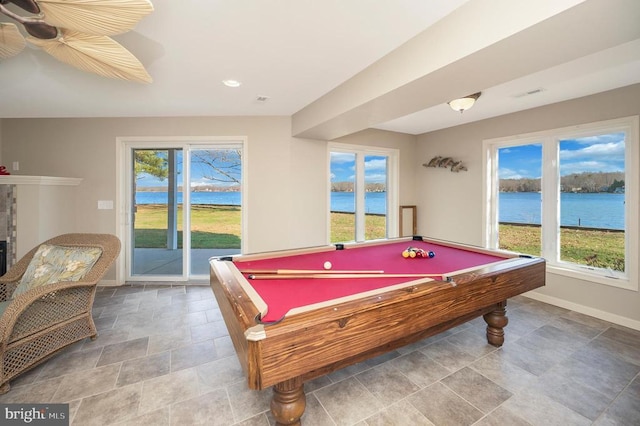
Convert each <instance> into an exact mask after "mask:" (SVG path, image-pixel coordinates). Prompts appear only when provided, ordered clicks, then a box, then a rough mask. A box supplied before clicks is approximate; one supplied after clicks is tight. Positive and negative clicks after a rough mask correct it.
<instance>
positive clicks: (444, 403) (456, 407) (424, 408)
mask: <svg viewBox="0 0 640 426" xmlns="http://www.w3.org/2000/svg"><path fill="white" fill-rule="evenodd" d="M407 399H408V401H409V402H410V403H411V405H413V406H414V407H416V409H417V410H418V411H419V412H420V413H422V415H424V416H425V417H426V418H427V419H429V421H431V422H433V423H434V424H436V425H451V426H466V425H471V424H473V423H475V422H476V421H478V420H480V419H481V418H482V416H483V413H482V412H481V411H480V410H478V409H477V408H475V407H473V406H472V405H471V404H469V403H468V402H467V401H465V400H464V399H462V398H461V397H459V396H458V395H456V394H455V393H454V392H453V391H452V390H451V389H449V388H448V387H446V386H445V385H443V384H442V383H434V384H433V385H431V386H429V387H427V388H425V389H423V390H421V391H420V392H417V393H415V394H413V395H411V396H410V397H409V398H407Z"/></svg>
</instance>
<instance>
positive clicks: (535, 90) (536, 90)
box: [513, 87, 544, 98]
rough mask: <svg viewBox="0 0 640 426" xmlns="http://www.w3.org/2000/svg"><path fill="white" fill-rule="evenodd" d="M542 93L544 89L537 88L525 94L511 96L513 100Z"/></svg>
mask: <svg viewBox="0 0 640 426" xmlns="http://www.w3.org/2000/svg"><path fill="white" fill-rule="evenodd" d="M542 91H544V89H543V88H542V87H539V88H537V89H532V90H529V91H526V92H522V93H518V94H516V95H513V97H514V98H523V97H525V96H531V95H535V94H537V93H540V92H542Z"/></svg>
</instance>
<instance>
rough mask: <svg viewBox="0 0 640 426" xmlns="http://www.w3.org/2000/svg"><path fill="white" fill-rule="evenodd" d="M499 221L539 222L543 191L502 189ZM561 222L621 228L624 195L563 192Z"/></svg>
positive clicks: (591, 226) (561, 223) (561, 196)
mask: <svg viewBox="0 0 640 426" xmlns="http://www.w3.org/2000/svg"><path fill="white" fill-rule="evenodd" d="M499 197H500V204H499V205H500V214H499V216H500V218H499V220H500V222H515V223H535V224H540V214H541V212H542V208H541V207H542V201H541V200H542V198H541V197H542V194H539V193H537V192H501V193H500V195H499ZM560 225H562V226H585V227H590V228H604V229H624V194H609V193H602V192H598V193H593V194H592V193H588V194H578V193H572V192H563V193H561V194H560Z"/></svg>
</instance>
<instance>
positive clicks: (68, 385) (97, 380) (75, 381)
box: [53, 363, 120, 402]
mask: <svg viewBox="0 0 640 426" xmlns="http://www.w3.org/2000/svg"><path fill="white" fill-rule="evenodd" d="M119 371H120V364H119V363H118V364H110V365H106V366H104V367H100V368H93V369H91V370H82V371H79V372H77V373H72V374H68V375H66V376H64V377H63V378H62V381H61V382H60V386H59V387H58V390H57V392H56V393H55V395H54V396H53V398H54V400H56V401H60V402H69V401H73V400H75V399H81V398H84V397H86V396H91V395H96V394H98V393H102V392H106V391H108V390H110V389H113V388H114V387H115V385H116V380H117V378H118V372H119Z"/></svg>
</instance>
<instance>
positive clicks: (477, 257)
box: [210, 237, 545, 425]
mask: <svg viewBox="0 0 640 426" xmlns="http://www.w3.org/2000/svg"><path fill="white" fill-rule="evenodd" d="M409 247H411V248H412V249H414V250H413V251H419V250H423V251H424V252H427V253H428V252H429V251H431V252H433V253H434V255H435V256H434V257H432V258H429V257H425V258H423V257H419V256H418V257H404V256H403V252H404V251H405V250H407V249H408V248H409ZM327 262H328V263H327ZM210 267H211V288H212V290H213V292H214V294H215V297H216V300H217V301H218V305H219V307H220V310H221V312H222V315H223V318H224V321H225V323H226V325H227V328H228V329H229V335H230V337H231V339H232V341H233V344H234V347H235V349H236V352H237V355H238V358H239V360H240V364H241V365H242V368H243V369H244V372H245V374H246V376H247V379H248V385H249V387H250V388H251V389H264V388H266V387H269V386H273V390H274V393H273V400H272V401H271V411H272V413H273V415H274V417H275V419H276V421H277V422H278V423H277V424H279V425H299V424H300V417H301V416H302V414H303V413H304V409H305V395H304V390H303V384H304V382H305V381H308V380H311V379H313V378H316V377H319V376H322V375H324V374H327V373H330V372H332V371H335V370H337V369H340V368H343V367H346V366H349V365H351V364H355V363H357V362H360V361H363V360H366V359H368V358H372V357H375V356H378V355H381V354H383V353H386V352H388V351H391V350H394V349H396V348H398V347H401V346H404V345H406V344H409V343H412V342H416V341H418V340H421V339H424V338H426V337H428V336H431V335H434V334H437V333H440V332H442V331H444V330H446V329H448V328H451V327H454V326H457V325H459V324H462V323H464V322H466V321H469V320H471V319H473V318H476V317H478V316H480V315H483V316H484V319H485V321H486V323H487V340H488V342H489V343H490V344H492V345H495V346H500V345H502V343H503V342H504V331H503V328H504V327H505V326H506V325H507V317H506V315H505V312H506V309H505V308H506V301H507V299H508V298H510V297H513V296H516V295H519V294H521V293H524V292H527V291H529V290H532V289H535V288H537V287H540V286H543V285H544V284H545V262H544V260H543V259H541V258H532V257H529V256H519V255H517V254H512V253H505V252H499V251H492V250H488V249H481V248H478V247H471V246H465V245H461V244H454V243H450V242H444V241H437V240H428V239H425V238H422V237H413V238H402V239H391V240H385V241H379V242H370V243H354V244H344V245H343V244H338V245H335V246H326V247H317V248H309V249H299V250H287V251H279V252H269V253H262V254H252V255H241V256H234V257H223V258H212V259H211V260H210ZM325 267H326V268H328V269H326V268H325Z"/></svg>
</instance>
